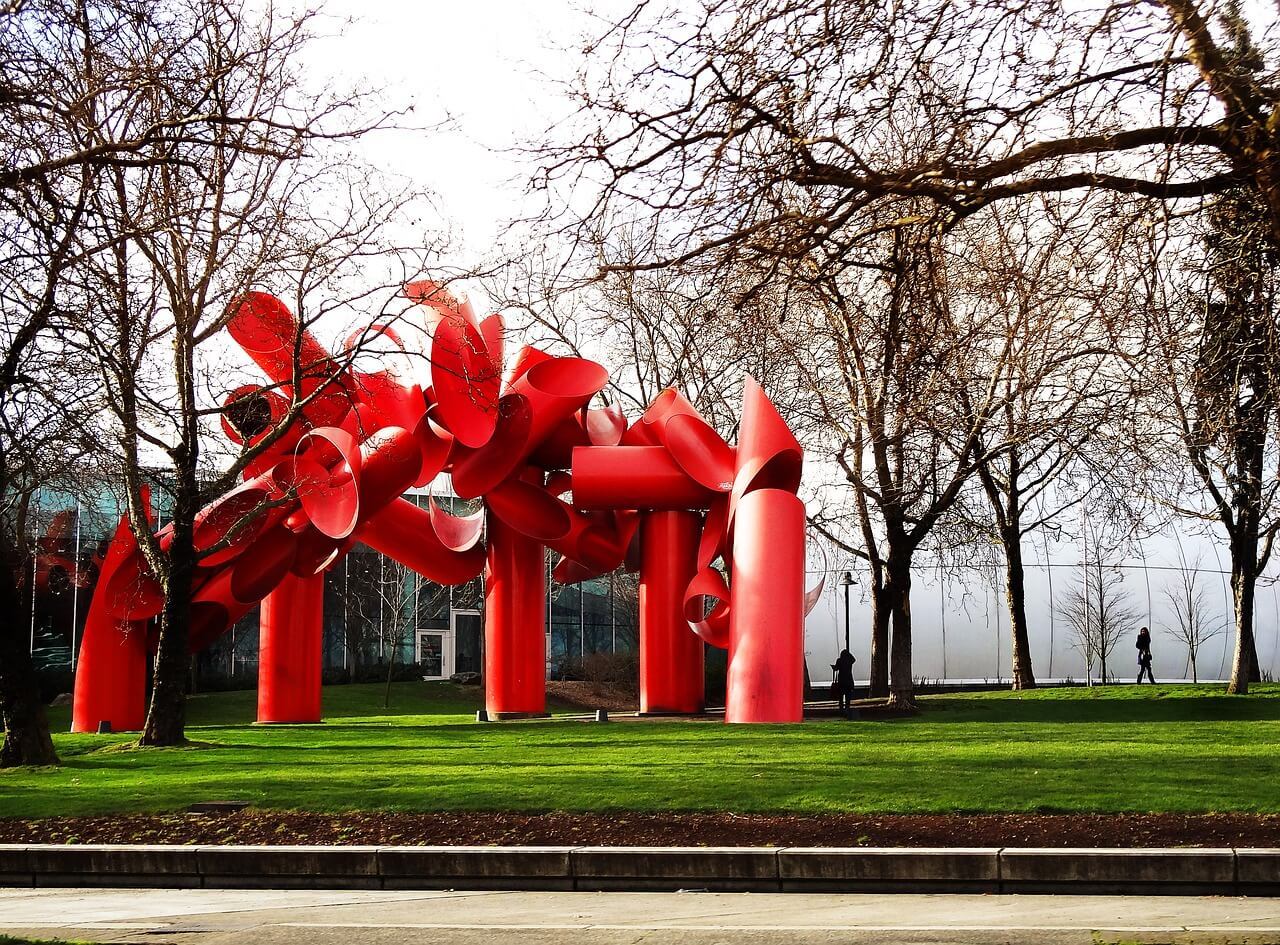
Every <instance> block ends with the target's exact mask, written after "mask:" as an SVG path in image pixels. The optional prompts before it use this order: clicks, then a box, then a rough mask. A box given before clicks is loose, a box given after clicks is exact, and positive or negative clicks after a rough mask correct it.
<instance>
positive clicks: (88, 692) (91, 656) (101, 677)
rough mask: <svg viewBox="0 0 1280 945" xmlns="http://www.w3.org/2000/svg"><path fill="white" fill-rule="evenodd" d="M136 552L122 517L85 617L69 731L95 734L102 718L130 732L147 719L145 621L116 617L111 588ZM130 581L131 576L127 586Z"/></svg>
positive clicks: (116, 604)
mask: <svg viewBox="0 0 1280 945" xmlns="http://www.w3.org/2000/svg"><path fill="white" fill-rule="evenodd" d="M137 550H138V545H137V542H135V541H134V538H133V533H132V532H131V531H130V530H129V522H128V519H127V518H122V519H121V520H120V525H119V527H117V528H116V533H115V537H114V538H112V539H111V546H110V547H109V548H108V549H107V556H106V559H105V560H104V561H103V562H102V569H101V571H100V572H99V574H98V583H97V586H96V587H95V588H94V592H93V602H92V603H91V604H90V605H89V616H88V618H87V619H86V620H85V625H84V638H83V639H82V641H81V643H80V658H79V661H78V662H77V664H76V681H75V697H74V699H73V701H72V704H71V731H73V732H96V731H97V730H98V726H99V725H100V724H101V723H103V722H109V723H110V724H111V729H112V731H116V732H133V731H138V730H140V729H141V728H142V726H143V724H144V723H145V721H146V717H147V704H146V703H147V622H146V621H145V620H129V619H127V618H125V617H119V616H117V613H119V612H120V611H121V609H122V607H121V603H122V602H121V601H120V599H119V597H118V595H116V594H114V593H113V590H112V588H113V586H114V585H113V583H112V579H113V578H114V577H115V576H116V574H117V572H119V571H120V569H121V568H128V567H134V566H135V565H134V564H133V558H134V555H135V554H136V552H137ZM135 573H136V572H135ZM132 584H133V581H132V580H130V581H128V582H127V583H126V586H127V587H131V586H132ZM113 611H114V612H113Z"/></svg>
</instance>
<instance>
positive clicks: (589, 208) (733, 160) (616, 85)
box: [540, 0, 1280, 278]
mask: <svg viewBox="0 0 1280 945" xmlns="http://www.w3.org/2000/svg"><path fill="white" fill-rule="evenodd" d="M1258 12H1259V13H1260V14H1261V16H1262V17H1265V12H1263V11H1262V10H1261V8H1260V9H1259V11H1258ZM1247 14H1248V11H1247V10H1246V9H1245V8H1243V7H1242V6H1241V5H1240V4H1238V3H1237V2H1234V0H1223V2H1212V0H1156V2H1152V3H1146V4H1128V5H1117V4H1110V5H1104V6H1102V7H1092V6H1087V7H1078V6H1072V5H1069V4H1061V3H1056V2H1049V0H1045V2H1034V3H1013V2H1010V0H981V2H976V3H971V2H960V0H927V2H923V3H912V4H906V5H902V4H898V5H893V4H891V5H884V4H876V3H868V2H853V3H845V4H839V5H833V4H830V3H828V2H825V0H765V2H757V0H752V2H747V0H702V2H701V3H698V4H694V5H693V6H692V8H690V7H689V5H686V4H675V3H659V2H641V3H638V4H637V5H636V6H635V7H634V8H632V9H631V10H630V11H629V12H627V13H626V14H625V15H623V16H622V17H620V18H618V19H617V20H616V21H614V22H612V23H610V24H609V25H608V28H607V29H606V30H604V31H603V32H602V33H601V34H600V35H598V36H594V37H592V38H591V39H590V40H589V41H588V42H587V43H586V44H585V51H586V52H587V55H586V56H585V57H583V60H582V62H583V65H582V67H581V70H580V72H579V74H578V76H577V78H576V81H575V83H574V86H573V91H574V101H575V102H576V103H577V104H578V106H579V113H580V117H581V121H582V125H583V127H582V129H581V134H580V135H579V136H578V137H576V138H575V139H574V140H571V141H569V142H568V143H565V142H563V141H557V142H550V143H549V144H548V146H547V147H546V148H545V149H544V151H543V154H544V162H543V168H542V174H541V178H540V182H541V183H542V184H543V185H544V186H545V187H547V188H548V189H549V190H550V191H551V192H552V193H558V192H559V191H560V190H563V192H564V193H565V194H566V195H567V194H569V193H570V192H572V193H573V197H574V199H573V200H568V199H566V200H564V201H562V202H560V203H559V204H558V206H560V207H563V208H567V209H565V211H564V213H565V214H567V216H568V217H570V218H571V220H584V219H585V220H599V219H614V218H616V217H622V218H627V217H632V216H638V217H641V218H644V219H648V220H651V221H652V235H653V241H652V244H651V246H650V255H649V257H648V259H647V260H646V262H645V264H646V265H649V266H661V265H669V264H672V263H678V262H682V261H686V260H690V259H693V258H697V257H700V256H704V255H716V256H720V257H724V256H727V255H732V256H736V257H740V258H747V259H750V260H755V261H758V262H759V263H760V271H761V273H762V275H763V277H765V278H772V276H773V269H772V267H771V266H770V265H769V264H770V262H773V261H777V260H779V259H793V260H794V259H797V258H800V257H802V256H805V255H812V257H813V260H814V261H815V263H816V264H817V265H819V266H820V267H823V268H824V269H826V270H827V271H829V272H838V271H840V270H842V269H843V268H844V267H845V266H846V265H848V263H849V260H850V258H851V257H852V256H854V255H856V254H857V253H858V252H859V251H860V250H862V249H863V248H865V247H866V246H867V245H868V244H869V243H871V242H872V241H873V240H874V237H875V235H876V234H877V233H878V232H880V231H881V230H882V228H883V227H885V226H892V225H894V223H893V221H895V220H903V221H907V220H914V219H917V218H918V217H919V216H920V214H922V213H924V214H926V215H928V216H930V217H935V218H937V219H939V220H940V221H941V222H942V223H943V224H944V225H954V224H955V223H956V222H957V221H959V220H961V219H964V218H966V217H969V216H972V215H974V214H976V213H978V212H979V211H981V210H982V209H984V208H986V207H989V206H991V205H993V204H995V203H996V202H998V201H1002V200H1011V199H1018V198H1023V197H1025V196H1027V195H1029V194H1060V193H1067V192H1072V191H1078V190H1081V189H1099V188H1101V189H1106V190H1109V191H1112V192H1114V193H1118V194H1125V195H1136V196H1139V197H1142V198H1144V199H1147V200H1151V201H1158V202H1166V201H1174V202H1176V201H1182V200H1195V199H1198V198H1201V197H1204V196H1206V195H1211V194H1217V193H1222V192H1224V191H1226V190H1228V189H1231V188H1237V187H1242V186H1243V187H1247V188H1249V189H1251V190H1252V191H1254V192H1255V193H1256V194H1258V195H1259V198H1260V207H1261V209H1262V213H1263V215H1264V224H1265V225H1266V226H1268V227H1269V229H1270V232H1271V234H1272V236H1273V238H1280V180H1278V179H1277V172H1276V170H1275V160H1274V155H1275V154H1276V153H1277V149H1278V148H1280V140H1278V138H1277V135H1280V129H1277V128H1276V127H1275V121H1274V115H1275V114H1276V111H1277V105H1278V104H1280V86H1277V85H1276V83H1275V82H1274V75H1275V69H1276V60H1277V45H1276V43H1277V38H1278V37H1277V30H1278V28H1277V25H1276V23H1275V21H1274V18H1270V19H1262V21H1261V24H1260V29H1251V25H1250V23H1249V20H1248V15H1247ZM904 126H909V127H914V128H916V129H918V131H919V135H920V143H921V147H919V148H915V149H910V150H907V151H903V150H900V149H896V148H894V147H892V146H890V147H886V143H891V142H893V141H895V140H896V139H897V138H898V137H899V136H900V135H901V132H902V128H903V127H904ZM562 127H573V126H572V125H564V126H562ZM593 196H594V198H595V199H592V197H593Z"/></svg>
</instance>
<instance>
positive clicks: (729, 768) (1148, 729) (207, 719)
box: [0, 683, 1280, 817]
mask: <svg viewBox="0 0 1280 945" xmlns="http://www.w3.org/2000/svg"><path fill="white" fill-rule="evenodd" d="M394 690H395V694H394V696H393V700H392V709H391V711H390V712H386V711H384V710H383V709H382V687H381V686H379V685H370V686H335V687H331V688H327V689H326V690H325V694H324V699H325V713H326V722H325V724H323V725H318V726H254V725H251V724H250V722H251V721H252V719H253V715H254V705H255V696H254V693H252V692H244V693H226V694H216V695H206V696H197V697H194V698H193V699H192V700H191V703H190V721H191V725H190V728H189V731H188V734H189V737H190V738H191V739H192V740H193V741H194V742H195V743H196V744H194V745H193V746H192V747H190V748H183V749H145V750H140V749H136V748H132V747H131V739H132V736H128V735H104V736H99V735H71V734H62V735H59V736H57V744H58V750H59V752H60V753H61V755H62V759H63V762H64V763H63V766H62V767H61V768H58V769H40V770H34V771H32V770H27V771H15V770H11V771H3V772H0V816H22V817H39V816H49V815H57V814H95V813H106V812H111V811H169V810H175V809H181V808H183V807H185V806H186V805H188V804H190V803H192V802H194V801H201V800H248V801H251V802H253V803H254V804H255V805H257V806H261V807H278V808H296V809H306V810H318V811H339V810H347V809H360V808H364V809H384V810H412V811H440V810H465V809H473V810H527V811H540V810H589V811H615V810H644V811H655V810H682V811H696V810H732V811H743V812H746V811H795V812H810V813H815V812H823V811H855V812H868V813H870V812H901V813H908V812H911V813H916V812H950V811H966V812H978V811H1103V812H1110V811H1184V812H1208V811H1280V754H1278V752H1277V747H1278V743H1280V685H1264V686H1261V687H1258V688H1257V691H1256V692H1255V693H1253V694H1251V695H1249V696H1247V697H1233V696H1227V695H1225V694H1224V693H1223V692H1222V691H1221V687H1210V686H1200V687H1192V686H1144V687H1142V688H1141V689H1139V688H1138V687H1136V686H1131V685H1130V686H1112V687H1107V688H1106V689H1096V688H1095V689H1048V690H1039V691H1035V692H1031V693H1026V694H1023V693H1012V692H995V693H981V694H974V695H963V696H932V697H925V698H924V699H922V704H923V706H924V709H925V711H924V712H923V713H922V714H921V715H920V716H918V717H916V718H910V719H899V720H893V721H876V722H871V721H863V722H843V721H840V722H837V721H831V722H809V723H806V724H804V725H799V726H782V725H778V726H769V725H766V726H727V725H723V724H719V723H687V722H654V723H622V722H617V723H610V724H607V725H599V724H595V723H588V722H579V721H570V720H560V721H555V720H552V721H546V722H521V723H506V724H492V725H477V724H475V723H474V721H473V718H474V713H475V709H476V707H477V705H478V700H479V694H478V693H477V692H476V690H474V689H472V690H461V689H459V688H457V687H455V686H452V685H450V684H448V683H400V684H396V686H395V687H394ZM68 721H69V719H68V715H67V712H66V710H54V712H53V724H54V725H55V727H56V728H58V729H62V730H65V729H66V727H67V725H68Z"/></svg>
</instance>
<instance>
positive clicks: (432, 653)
mask: <svg viewBox="0 0 1280 945" xmlns="http://www.w3.org/2000/svg"><path fill="white" fill-rule="evenodd" d="M418 665H419V666H420V667H422V678H423V679H448V678H449V677H450V676H451V675H452V674H453V633H452V631H449V630H419V631H418Z"/></svg>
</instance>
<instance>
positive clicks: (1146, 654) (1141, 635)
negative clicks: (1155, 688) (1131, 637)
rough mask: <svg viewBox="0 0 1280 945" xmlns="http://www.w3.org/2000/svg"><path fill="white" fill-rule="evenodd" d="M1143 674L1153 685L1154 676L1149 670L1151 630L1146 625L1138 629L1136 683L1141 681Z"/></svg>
mask: <svg viewBox="0 0 1280 945" xmlns="http://www.w3.org/2000/svg"><path fill="white" fill-rule="evenodd" d="M1143 676H1146V677H1147V682H1149V683H1151V684H1152V685H1155V681H1156V677H1155V676H1154V675H1153V674H1152V672H1151V631H1150V630H1148V629H1147V628H1146V627H1143V628H1142V629H1141V630H1139V631H1138V684H1141V683H1142V677H1143Z"/></svg>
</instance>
